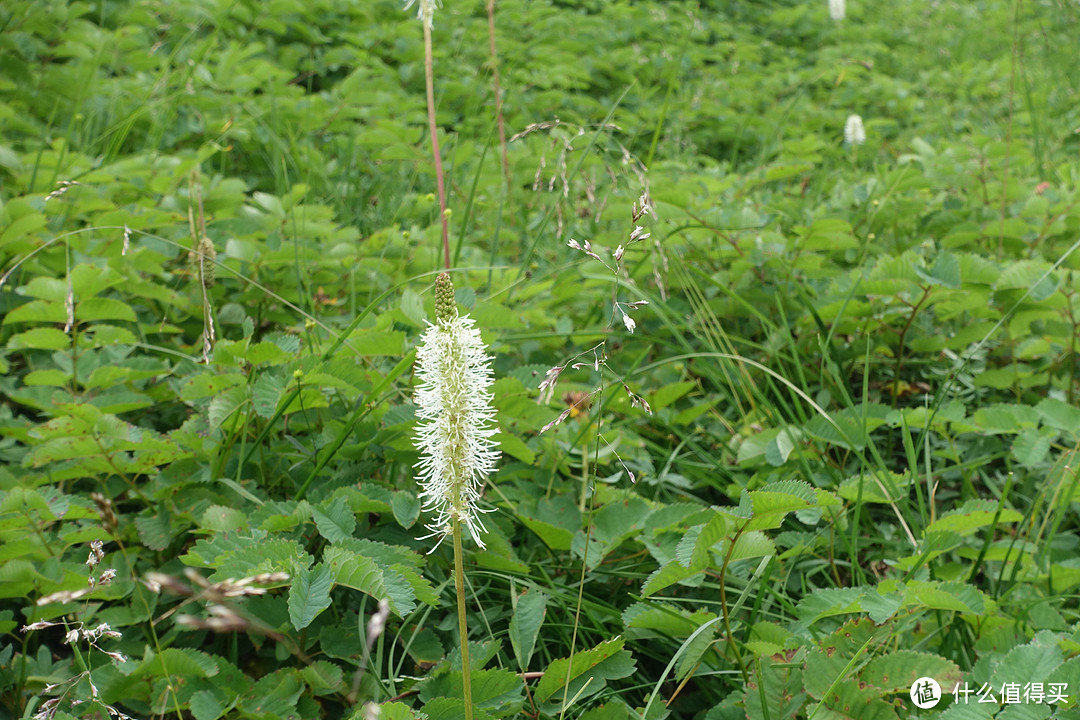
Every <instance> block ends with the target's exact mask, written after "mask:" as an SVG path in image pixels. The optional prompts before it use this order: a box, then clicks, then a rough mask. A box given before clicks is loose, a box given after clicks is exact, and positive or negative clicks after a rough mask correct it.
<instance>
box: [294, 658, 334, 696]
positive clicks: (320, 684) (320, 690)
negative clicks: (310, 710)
mask: <svg viewBox="0 0 1080 720" xmlns="http://www.w3.org/2000/svg"><path fill="white" fill-rule="evenodd" d="M300 677H302V678H304V682H306V683H307V684H308V687H310V688H311V690H312V692H314V693H315V694H316V695H327V694H329V693H332V692H334V691H335V690H337V689H338V688H340V687H341V683H342V680H343V679H344V673H343V672H342V670H341V668H340V667H338V666H337V665H335V664H333V663H332V662H328V661H326V660H316V661H315V662H313V663H312V664H310V665H308V666H307V667H304V668H301V669H300Z"/></svg>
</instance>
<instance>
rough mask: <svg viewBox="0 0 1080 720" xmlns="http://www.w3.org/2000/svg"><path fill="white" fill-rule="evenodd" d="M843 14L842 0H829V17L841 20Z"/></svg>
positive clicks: (844, 9) (844, 10)
mask: <svg viewBox="0 0 1080 720" xmlns="http://www.w3.org/2000/svg"><path fill="white" fill-rule="evenodd" d="M845 14H846V8H845V7H844V0H829V17H831V18H832V19H833V20H843V19H844V15H845Z"/></svg>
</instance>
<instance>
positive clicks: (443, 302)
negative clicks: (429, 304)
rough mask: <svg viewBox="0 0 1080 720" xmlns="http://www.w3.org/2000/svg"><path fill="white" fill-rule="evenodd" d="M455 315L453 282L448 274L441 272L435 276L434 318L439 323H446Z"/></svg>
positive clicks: (456, 314)
mask: <svg viewBox="0 0 1080 720" xmlns="http://www.w3.org/2000/svg"><path fill="white" fill-rule="evenodd" d="M457 316H458V311H457V302H456V301H455V300H454V283H453V281H452V280H451V279H450V275H449V274H447V273H441V274H440V275H439V277H437V278H435V320H436V322H439V323H446V322H450V321H451V320H453V319H454V318H456V317H457Z"/></svg>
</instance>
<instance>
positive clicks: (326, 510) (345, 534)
mask: <svg viewBox="0 0 1080 720" xmlns="http://www.w3.org/2000/svg"><path fill="white" fill-rule="evenodd" d="M311 516H312V518H314V520H315V527H316V528H318V530H319V534H320V535H322V536H323V537H324V538H326V539H327V540H329V541H330V542H331V543H335V544H336V543H340V542H342V541H343V540H346V539H348V538H351V537H352V534H353V530H355V529H356V515H354V514H353V511H352V510H351V509H350V508H349V506H348V505H346V504H345V503H342V502H339V501H337V500H335V499H334V498H329V499H327V500H325V501H324V502H322V503H320V504H319V505H317V506H315V507H312V508H311Z"/></svg>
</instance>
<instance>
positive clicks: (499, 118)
mask: <svg viewBox="0 0 1080 720" xmlns="http://www.w3.org/2000/svg"><path fill="white" fill-rule="evenodd" d="M487 16H488V46H489V47H490V48H491V81H492V84H493V85H494V87H495V122H496V124H497V125H498V127H499V147H500V148H501V149H502V168H503V175H504V176H505V177H506V189H507V190H508V191H509V189H510V186H511V185H510V182H511V181H510V160H509V158H508V157H507V154H506V126H505V125H504V124H503V114H502V90H501V89H500V87H499V56H498V54H497V53H496V52H495V0H487Z"/></svg>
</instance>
